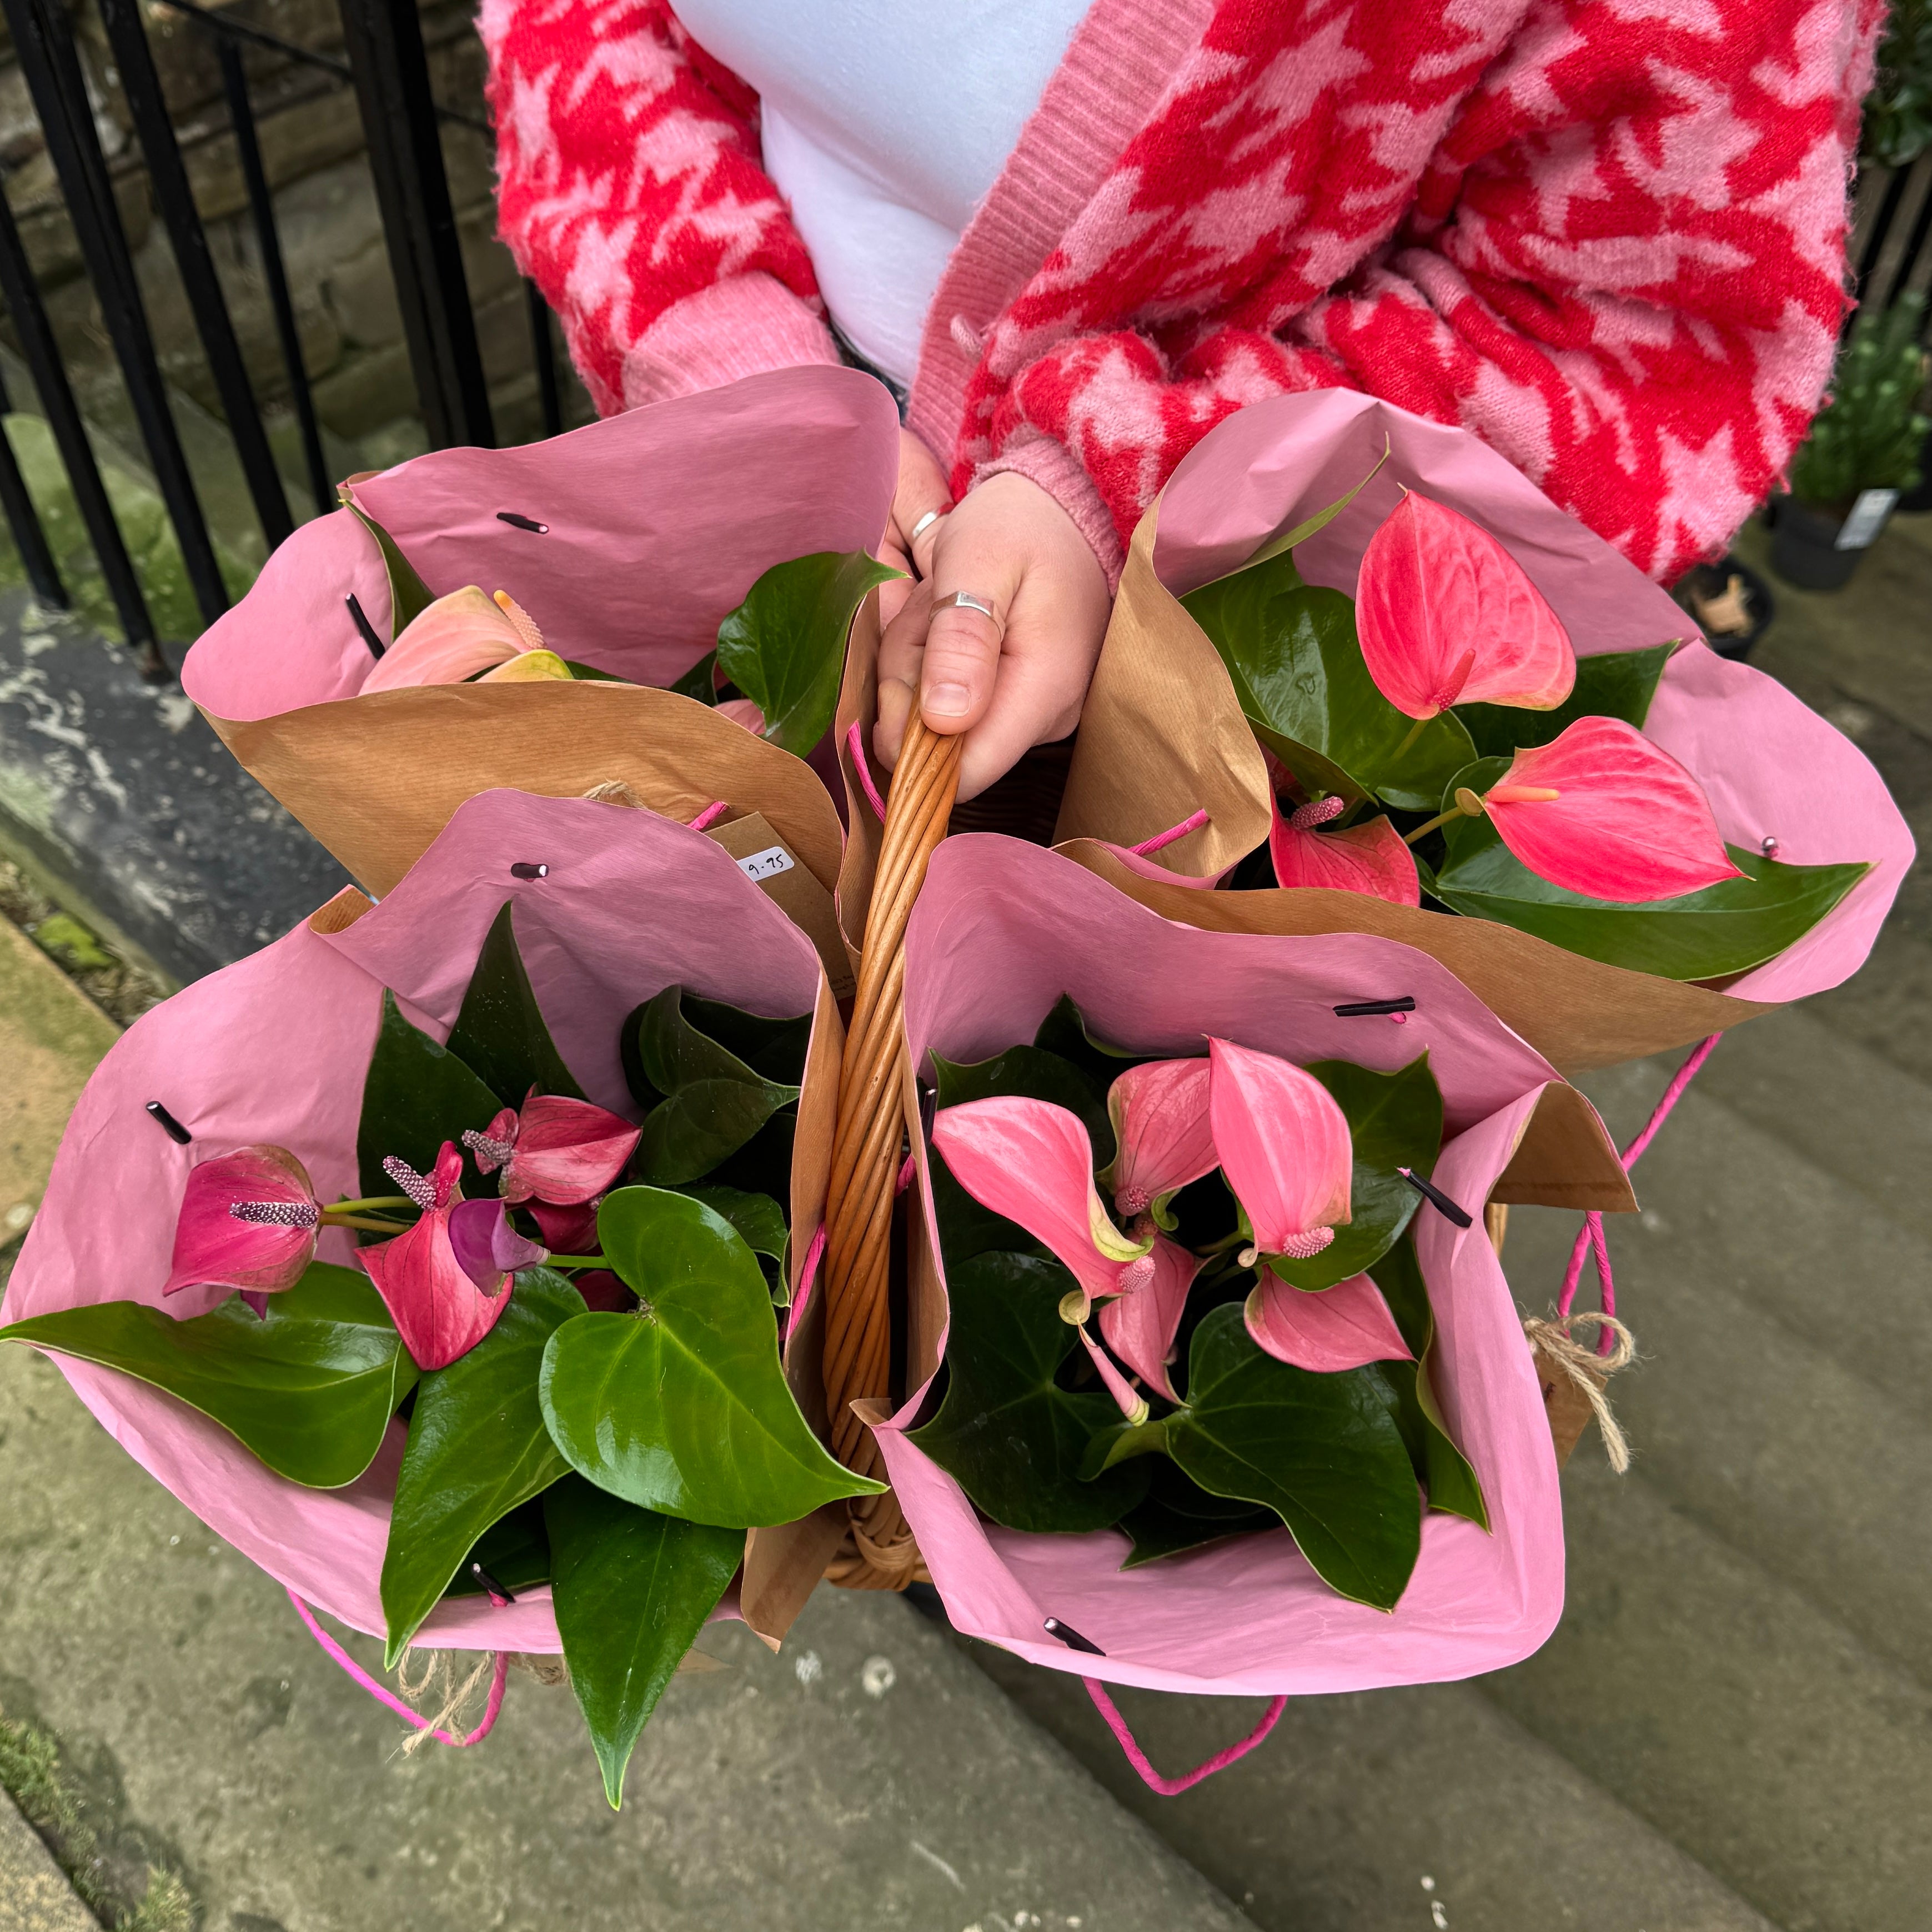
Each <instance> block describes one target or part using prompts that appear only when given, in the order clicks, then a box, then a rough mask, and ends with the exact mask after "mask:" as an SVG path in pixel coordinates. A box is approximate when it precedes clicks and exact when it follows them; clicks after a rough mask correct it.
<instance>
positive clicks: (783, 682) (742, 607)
mask: <svg viewBox="0 0 1932 1932" xmlns="http://www.w3.org/2000/svg"><path fill="white" fill-rule="evenodd" d="M899 574H901V573H900V572H899V571H896V570H892V569H890V568H887V566H886V565H884V564H883V563H880V562H876V561H875V560H874V559H873V558H871V557H869V556H867V555H866V554H865V552H864V551H862V550H854V551H853V552H851V553H850V554H841V553H839V552H838V551H836V550H820V551H817V553H814V555H812V556H800V557H794V558H793V559H792V561H791V562H789V563H779V564H774V565H772V568H770V569H769V570H768V571H766V572H765V574H763V576H762V577H760V578H759V579H758V580H757V583H754V584H753V585H752V586H751V591H750V594H749V595H747V596H746V598H745V601H744V602H743V603H742V604H739V606H738V607H737V609H736V610H733V612H732V613H731V614H730V616H728V617H727V618H726V619H724V622H723V623H721V624H720V625H718V666H719V667H720V668H721V670H723V672H724V675H725V676H727V677H728V678H729V679H730V680H731V682H733V684H735V685H736V686H737V687H738V688H739V690H740V691H742V692H743V693H744V694H745V696H746V697H748V698H750V699H751V700H752V701H753V702H754V703H755V704H756V705H757V707H758V709H760V711H761V712H763V713H764V718H765V736H766V737H767V738H769V739H770V740H771V741H772V743H774V744H776V745H783V746H784V748H785V749H786V750H787V751H796V753H797V754H798V755H799V757H804V756H805V754H806V753H807V752H808V751H810V750H811V748H812V747H813V746H814V745H816V744H817V742H818V741H819V739H821V738H822V737H823V736H825V734H826V732H827V731H828V730H829V729H830V728H831V725H832V713H833V712H835V710H836V709H838V683H839V679H840V678H841V676H843V674H844V668H845V640H846V638H847V637H848V636H849V635H850V632H851V629H852V619H853V618H854V617H855V616H857V615H858V612H859V605H860V604H862V603H863V602H864V601H865V593H866V592H868V590H871V589H873V588H874V586H877V585H878V584H881V583H890V582H891V581H892V579H893V578H894V577H897V576H898V575H899Z"/></svg>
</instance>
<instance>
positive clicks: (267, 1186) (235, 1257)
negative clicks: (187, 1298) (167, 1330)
mask: <svg viewBox="0 0 1932 1932" xmlns="http://www.w3.org/2000/svg"><path fill="white" fill-rule="evenodd" d="M321 1224H322V1204H321V1202H319V1201H317V1199H316V1198H315V1190H314V1188H313V1187H311V1185H310V1184H309V1178H308V1169H306V1168H305V1167H304V1166H302V1163H301V1162H300V1161H299V1160H296V1157H295V1156H294V1155H293V1154H291V1153H290V1151H288V1149H287V1148H279V1147H266V1146H263V1147H245V1148H237V1149H236V1151H235V1152H234V1153H233V1154H221V1155H219V1156H217V1157H216V1158H215V1159H214V1160H205V1161H203V1162H202V1163H200V1165H199V1166H197V1167H196V1168H194V1169H193V1170H191V1171H190V1173H189V1175H188V1178H187V1192H186V1193H184V1194H183V1196H181V1215H180V1218H179V1219H178V1220H177V1221H176V1222H175V1251H174V1256H173V1259H172V1264H171V1265H170V1266H169V1270H168V1278H167V1280H166V1281H165V1282H164V1283H163V1284H162V1286H161V1292H162V1293H163V1295H173V1294H175V1293H177V1292H179V1291H180V1290H181V1289H184V1288H200V1287H203V1286H207V1287H214V1288H235V1289H241V1290H242V1292H244V1293H245V1294H246V1295H248V1298H249V1302H250V1305H251V1307H254V1309H255V1310H256V1312H257V1313H258V1314H260V1313H262V1312H263V1306H264V1304H263V1303H262V1301H260V1297H261V1296H263V1295H272V1294H273V1293H275V1291H276V1290H278V1289H284V1288H293V1287H294V1286H295V1285H296V1283H297V1282H298V1281H299V1280H301V1278H302V1271H303V1269H305V1268H307V1267H308V1265H309V1263H310V1262H312V1261H313V1260H314V1259H315V1241H316V1230H317V1229H318V1228H319V1227H320V1226H321Z"/></svg>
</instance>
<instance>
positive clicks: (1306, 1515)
mask: <svg viewBox="0 0 1932 1932" xmlns="http://www.w3.org/2000/svg"><path fill="white" fill-rule="evenodd" d="M1187 1402H1188V1406H1187V1407H1186V1408H1184V1409H1180V1410H1178V1411H1177V1412H1175V1414H1174V1415H1172V1416H1170V1417H1169V1418H1168V1425H1167V1427H1168V1442H1169V1453H1170V1454H1172V1456H1173V1457H1174V1460H1175V1461H1176V1462H1177V1463H1179V1464H1180V1465H1181V1469H1183V1470H1184V1472H1186V1473H1187V1475H1189V1476H1190V1477H1191V1478H1193V1481H1196V1483H1198V1484H1199V1485H1200V1486H1201V1487H1202V1488H1203V1489H1204V1490H1208V1492H1209V1493H1211V1494H1212V1495H1214V1496H1228V1497H1236V1498H1239V1499H1241V1500H1242V1501H1244V1502H1251V1503H1261V1504H1265V1505H1266V1506H1267V1507H1268V1508H1270V1509H1271V1510H1273V1511H1274V1512H1275V1513H1276V1514H1277V1515H1278V1516H1279V1517H1280V1518H1281V1520H1283V1522H1284V1523H1286V1524H1287V1526H1288V1527H1289V1531H1290V1532H1291V1533H1292V1535H1293V1536H1294V1538H1295V1543H1296V1544H1297V1546H1298V1547H1299V1548H1300V1550H1301V1553H1302V1555H1303V1556H1305V1557H1307V1559H1308V1560H1309V1562H1310V1563H1311V1564H1312V1565H1313V1566H1314V1568H1315V1570H1316V1573H1317V1574H1319V1576H1320V1577H1322V1580H1324V1581H1325V1583H1328V1586H1330V1588H1331V1589H1334V1590H1335V1591H1337V1592H1339V1593H1340V1595H1343V1596H1344V1597H1347V1598H1350V1599H1352V1601H1355V1602H1356V1603H1359V1604H1370V1605H1372V1606H1373V1607H1375V1608H1376V1609H1377V1610H1394V1607H1396V1605H1397V1603H1398V1602H1399V1601H1400V1600H1401V1597H1402V1593H1403V1591H1404V1590H1405V1589H1407V1588H1408V1586H1409V1576H1410V1574H1411V1573H1412V1571H1414V1569H1415V1559H1416V1558H1417V1556H1418V1554H1419V1553H1421V1547H1422V1511H1421V1503H1420V1500H1419V1499H1418V1496H1417V1494H1416V1487H1415V1471H1414V1470H1413V1469H1412V1468H1411V1467H1410V1466H1409V1451H1408V1449H1407V1448H1406V1446H1405V1445H1404V1444H1403V1439H1402V1436H1401V1433H1400V1430H1397V1427H1396V1424H1395V1421H1394V1418H1393V1417H1392V1416H1391V1415H1390V1414H1389V1412H1388V1403H1387V1402H1386V1400H1385V1397H1384V1394H1383V1391H1382V1385H1381V1384H1379V1382H1376V1381H1375V1380H1374V1379H1373V1378H1371V1377H1369V1376H1365V1375H1364V1373H1363V1372H1362V1371H1361V1370H1359V1369H1351V1370H1347V1371H1346V1372H1345V1373H1343V1374H1340V1375H1327V1376H1322V1375H1312V1374H1310V1373H1309V1372H1308V1371H1307V1370H1305V1369H1298V1368H1295V1367H1291V1366H1290V1364H1288V1363H1286V1362H1278V1361H1276V1360H1275V1359H1274V1357H1273V1356H1272V1355H1265V1354H1263V1353H1262V1351H1261V1350H1260V1349H1258V1348H1257V1347H1256V1346H1255V1344H1254V1343H1253V1340H1251V1339H1250V1337H1249V1334H1248V1331H1247V1326H1246V1325H1245V1324H1244V1322H1243V1320H1242V1319H1241V1310H1240V1309H1239V1308H1238V1307H1236V1306H1235V1305H1233V1304H1229V1305H1227V1306H1226V1307H1220V1308H1217V1309H1216V1310H1214V1311H1213V1312H1212V1313H1211V1314H1210V1315H1209V1316H1208V1318H1207V1319H1206V1320H1205V1321H1204V1322H1202V1324H1201V1325H1200V1327H1199V1328H1197V1329H1196V1331H1195V1333H1194V1342H1193V1348H1192V1349H1191V1350H1190V1353H1189V1363H1188V1378H1187ZM1128 1467H1130V1468H1131V1467H1133V1465H1132V1464H1129V1465H1128Z"/></svg>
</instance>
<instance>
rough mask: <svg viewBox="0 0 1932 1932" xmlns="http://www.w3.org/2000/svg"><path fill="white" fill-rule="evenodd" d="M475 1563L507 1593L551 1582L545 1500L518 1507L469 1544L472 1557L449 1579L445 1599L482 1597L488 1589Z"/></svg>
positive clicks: (535, 1500)
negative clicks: (545, 1528) (479, 1575)
mask: <svg viewBox="0 0 1932 1932" xmlns="http://www.w3.org/2000/svg"><path fill="white" fill-rule="evenodd" d="M565 1480H567V1481H575V1480H576V1479H575V1478H574V1477H572V1478H566V1479H565ZM552 1487H555V1485H554V1484H553V1485H552ZM549 1493H550V1491H549V1490H545V1491H544V1496H547V1495H548V1494H549ZM472 1563H480V1564H481V1565H482V1566H483V1568H484V1569H485V1570H487V1571H488V1572H489V1573H490V1579H491V1581H492V1582H494V1583H500V1584H502V1586H503V1587H504V1589H506V1590H533V1589H535V1588H536V1586H538V1584H539V1583H548V1582H549V1581H550V1538H548V1537H547V1535H545V1534H544V1517H543V1497H542V1496H538V1497H536V1498H535V1499H533V1500H532V1501H531V1502H526V1503H520V1504H518V1505H517V1507H516V1508H514V1509H513V1510H512V1511H511V1512H510V1513H509V1514H508V1516H506V1517H503V1518H502V1520H501V1521H499V1522H496V1523H492V1524H491V1525H490V1527H489V1528H488V1529H486V1530H485V1531H484V1532H483V1534H482V1535H481V1536H479V1537H478V1538H477V1539H476V1541H475V1542H474V1543H473V1544H471V1545H470V1547H469V1554H468V1555H467V1556H465V1557H464V1558H463V1561H462V1562H460V1563H459V1564H458V1565H457V1566H456V1574H455V1576H454V1577H452V1578H451V1579H450V1580H449V1589H446V1591H444V1592H443V1595H445V1596H446V1597H480V1596H481V1595H483V1594H484V1592H486V1591H487V1589H489V1587H490V1586H489V1585H488V1584H487V1583H484V1581H483V1580H482V1579H481V1577H478V1576H477V1575H476V1574H475V1572H474V1571H472V1570H471V1568H470V1567H469V1566H470V1565H471V1564H472Z"/></svg>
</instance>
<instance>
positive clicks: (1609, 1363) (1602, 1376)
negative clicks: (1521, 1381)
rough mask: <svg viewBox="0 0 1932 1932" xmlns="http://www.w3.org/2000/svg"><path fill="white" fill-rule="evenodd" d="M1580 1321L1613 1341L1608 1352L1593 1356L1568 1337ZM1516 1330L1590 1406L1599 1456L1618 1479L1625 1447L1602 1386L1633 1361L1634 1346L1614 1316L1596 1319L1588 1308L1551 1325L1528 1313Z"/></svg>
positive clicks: (1624, 1460) (1625, 1459)
mask: <svg viewBox="0 0 1932 1932" xmlns="http://www.w3.org/2000/svg"><path fill="white" fill-rule="evenodd" d="M1584 1322H1588V1323H1589V1325H1591V1327H1592V1328H1595V1329H1596V1330H1597V1331H1598V1334H1599V1335H1600V1337H1613V1338H1614V1341H1615V1346H1613V1348H1612V1349H1611V1350H1610V1353H1609V1354H1608V1355H1599V1354H1598V1352H1597V1350H1596V1349H1595V1348H1594V1347H1592V1348H1586V1347H1585V1346H1583V1343H1580V1342H1579V1341H1577V1340H1574V1337H1572V1336H1571V1333H1570V1331H1571V1329H1572V1328H1575V1327H1577V1326H1578V1325H1580V1324H1582V1323H1584ZM1523 1334H1525V1335H1526V1337H1528V1338H1529V1345H1530V1346H1531V1347H1532V1349H1535V1350H1536V1351H1537V1352H1538V1353H1539V1354H1541V1355H1543V1356H1544V1357H1546V1358H1547V1359H1548V1360H1549V1361H1552V1362H1553V1363H1554V1364H1556V1367H1559V1369H1561V1370H1562V1371H1563V1372H1564V1373H1565V1375H1567V1376H1568V1377H1569V1378H1570V1379H1571V1381H1572V1382H1574V1383H1575V1384H1576V1385H1577V1389H1578V1391H1580V1394H1582V1395H1583V1399H1584V1400H1585V1401H1586V1402H1587V1403H1589V1405H1590V1413H1591V1414H1592V1415H1594V1416H1595V1418H1597V1427H1598V1430H1600V1431H1601V1433H1602V1436H1603V1439H1604V1454H1605V1455H1606V1456H1607V1457H1609V1458H1610V1467H1611V1468H1612V1469H1614V1470H1615V1471H1616V1472H1617V1474H1618V1475H1620V1476H1621V1475H1623V1473H1624V1472H1625V1471H1626V1470H1627V1469H1629V1467H1630V1460H1631V1458H1630V1444H1629V1443H1628V1441H1627V1440H1626V1439H1625V1436H1624V1432H1623V1430H1622V1427H1620V1426H1619V1424H1618V1421H1617V1418H1616V1415H1614V1414H1613V1413H1612V1412H1611V1409H1610V1397H1608V1396H1607V1395H1606V1394H1604V1382H1606V1381H1607V1379H1608V1378H1609V1377H1610V1376H1613V1375H1615V1374H1616V1372H1617V1371H1618V1370H1619V1369H1622V1368H1628V1367H1629V1366H1630V1364H1631V1362H1632V1361H1634V1360H1635V1359H1636V1356H1637V1343H1636V1340H1635V1338H1634V1337H1633V1336H1632V1335H1631V1331H1629V1330H1628V1328H1625V1326H1624V1325H1623V1324H1622V1322H1619V1320H1618V1319H1617V1318H1616V1316H1614V1315H1598V1314H1593V1313H1591V1312H1590V1311H1589V1310H1585V1309H1577V1310H1573V1311H1572V1312H1571V1313H1570V1314H1568V1315H1565V1316H1560V1317H1559V1318H1558V1319H1556V1320H1555V1321H1552V1322H1546V1321H1544V1320H1543V1319H1541V1317H1540V1316H1535V1315H1532V1316H1530V1317H1529V1319H1528V1320H1526V1322H1524V1323H1523Z"/></svg>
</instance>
